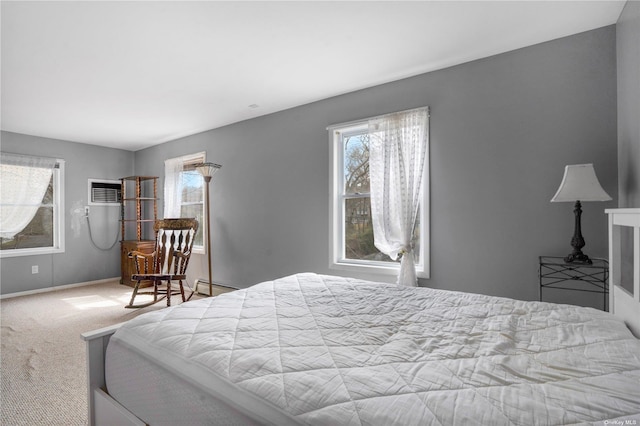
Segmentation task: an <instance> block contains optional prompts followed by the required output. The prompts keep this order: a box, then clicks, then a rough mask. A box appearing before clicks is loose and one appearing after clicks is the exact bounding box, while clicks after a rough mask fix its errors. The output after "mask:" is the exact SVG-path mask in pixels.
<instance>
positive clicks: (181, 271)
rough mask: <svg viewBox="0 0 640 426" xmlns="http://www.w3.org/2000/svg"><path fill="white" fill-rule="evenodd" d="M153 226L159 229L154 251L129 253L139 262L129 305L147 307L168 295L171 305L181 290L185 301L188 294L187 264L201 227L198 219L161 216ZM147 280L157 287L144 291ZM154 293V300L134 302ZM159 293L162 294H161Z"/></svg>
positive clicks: (134, 260)
mask: <svg viewBox="0 0 640 426" xmlns="http://www.w3.org/2000/svg"><path fill="white" fill-rule="evenodd" d="M153 229H154V230H155V231H156V234H157V237H156V244H155V250H154V252H153V253H149V254H145V253H141V252H139V251H132V252H130V253H129V258H130V259H132V261H133V262H134V263H135V270H136V273H135V274H133V275H132V276H131V280H132V281H135V282H136V284H135V286H134V288H133V294H132V295H131V301H130V302H129V304H128V305H127V306H125V308H143V307H145V306H150V305H153V304H154V303H157V302H159V301H161V300H163V299H164V298H165V297H166V299H167V306H171V296H172V295H174V294H180V295H181V296H182V301H183V302H185V301H187V300H189V299H191V296H193V291H192V292H191V295H189V298H187V299H186V298H185V295H184V287H183V285H182V284H183V281H186V279H187V276H186V272H187V266H188V265H189V258H190V257H191V252H192V249H193V240H194V239H195V235H196V231H197V230H198V221H197V220H195V219H193V218H180V219H162V220H157V221H156V222H155V223H154V225H153ZM143 281H146V282H148V281H151V282H152V284H153V291H140V285H141V283H142V282H143ZM172 281H177V282H178V288H173V287H172V285H171V283H172ZM140 294H147V295H153V300H152V301H151V302H147V303H143V304H138V305H135V304H134V300H135V298H136V296H137V295H140ZM158 295H162V297H160V298H158Z"/></svg>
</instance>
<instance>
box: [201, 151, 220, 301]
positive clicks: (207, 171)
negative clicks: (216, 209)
mask: <svg viewBox="0 0 640 426" xmlns="http://www.w3.org/2000/svg"><path fill="white" fill-rule="evenodd" d="M220 167H222V166H221V165H220V164H215V163H201V164H198V165H196V170H197V171H198V173H200V174H201V175H202V177H203V178H204V183H205V191H204V203H205V205H206V207H207V213H206V214H207V224H206V225H205V228H204V230H205V233H206V236H205V238H206V242H207V245H206V250H207V261H208V262H209V296H213V279H212V278H211V226H209V225H210V223H211V220H210V217H211V214H210V212H209V211H210V204H209V182H211V178H212V177H213V175H214V174H215V173H216V172H217V171H218V170H220Z"/></svg>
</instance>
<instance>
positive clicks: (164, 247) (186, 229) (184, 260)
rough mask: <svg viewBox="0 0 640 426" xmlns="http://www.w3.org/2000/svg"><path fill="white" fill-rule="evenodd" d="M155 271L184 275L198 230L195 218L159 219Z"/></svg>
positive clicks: (156, 225)
mask: <svg viewBox="0 0 640 426" xmlns="http://www.w3.org/2000/svg"><path fill="white" fill-rule="evenodd" d="M153 229H154V230H155V231H156V234H157V237H156V247H155V252H156V256H155V262H154V268H153V269H154V272H155V273H157V274H172V275H183V274H184V273H185V272H186V270H187V265H188V264H189V258H190V257H191V251H192V250H193V242H194V240H195V235H196V232H197V231H198V221H197V220H196V219H194V218H179V219H162V220H157V221H156V222H155V223H154V225H153Z"/></svg>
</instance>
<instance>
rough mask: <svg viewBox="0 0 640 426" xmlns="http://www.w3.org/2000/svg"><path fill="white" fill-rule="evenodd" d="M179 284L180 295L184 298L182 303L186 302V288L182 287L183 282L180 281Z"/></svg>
mask: <svg viewBox="0 0 640 426" xmlns="http://www.w3.org/2000/svg"><path fill="white" fill-rule="evenodd" d="M179 283H180V295H181V296H182V301H183V302H186V299H185V298H184V286H183V285H182V280H180V281H179Z"/></svg>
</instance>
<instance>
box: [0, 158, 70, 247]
mask: <svg viewBox="0 0 640 426" xmlns="http://www.w3.org/2000/svg"><path fill="white" fill-rule="evenodd" d="M21 157H22V158H21ZM16 159H17V160H18V161H14V160H16ZM5 160H7V161H5ZM38 160H39V159H38V158H37V157H27V156H18V155H14V154H4V153H3V161H2V164H0V172H1V174H2V182H1V183H0V204H1V205H0V208H1V209H2V212H1V213H2V215H1V217H2V221H0V228H1V229H0V232H1V233H2V235H1V236H0V257H14V256H26V255H37V254H47V253H61V252H64V215H63V213H62V212H63V211H64V205H63V201H64V194H63V188H64V160H60V159H57V160H53V159H50V161H51V162H52V164H53V169H49V170H48V171H47V172H43V170H44V169H43V168H42V167H41V165H38ZM43 176H44V180H43ZM38 180H40V182H37V181H38ZM39 188H40V189H39ZM43 192H44V195H42V193H43ZM16 193H19V194H16ZM24 218H26V219H24ZM29 218H30V220H29ZM23 219H24V221H23V222H22V223H20V221H21V220H23Z"/></svg>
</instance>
